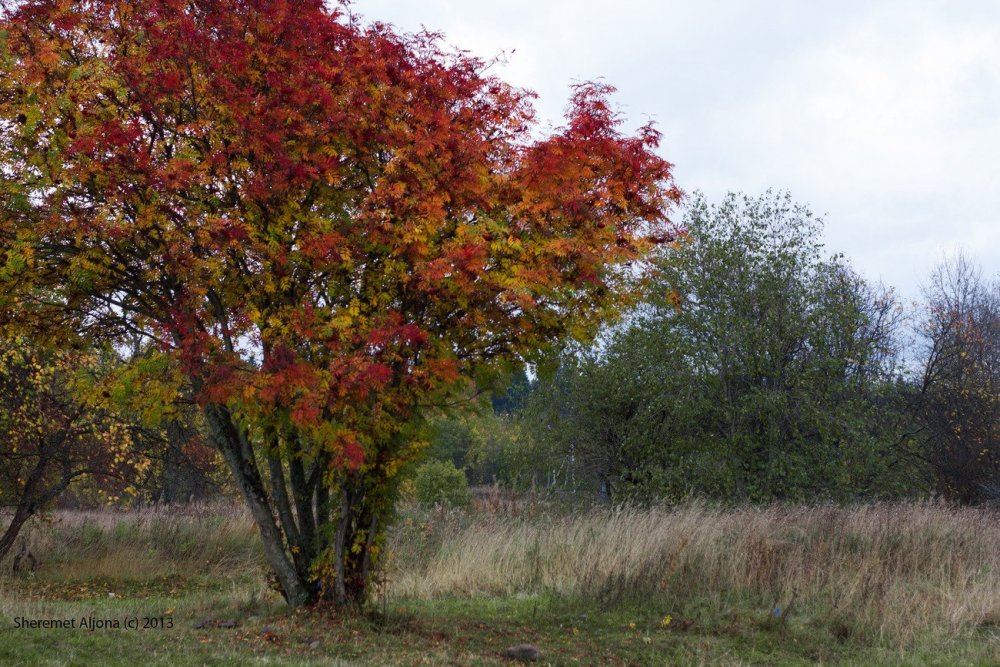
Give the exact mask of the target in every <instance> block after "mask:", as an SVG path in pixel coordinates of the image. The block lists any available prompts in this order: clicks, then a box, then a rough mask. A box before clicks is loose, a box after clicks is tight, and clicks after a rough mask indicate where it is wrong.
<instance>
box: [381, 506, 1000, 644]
mask: <svg viewBox="0 0 1000 667" xmlns="http://www.w3.org/2000/svg"><path fill="white" fill-rule="evenodd" d="M392 544H393V547H394V551H395V553H396V554H397V558H396V560H395V562H393V563H392V569H391V572H390V573H389V578H390V581H391V593H392V594H393V595H394V596H398V597H401V598H435V597H447V596H477V595H488V596H508V595H516V594H523V593H551V594H555V595H558V596H566V597H568V598H572V599H576V600H581V601H585V600H591V601H596V602H600V603H602V604H608V603H619V602H628V601H642V600H645V601H649V600H656V601H659V602H661V603H663V604H664V605H666V606H667V607H668V608H675V609H676V608H684V607H688V608H691V607H699V606H700V607H702V608H704V607H705V606H709V607H711V608H713V609H715V610H716V611H722V610H724V609H726V608H727V607H728V608H739V609H747V608H758V609H761V610H765V612H764V613H767V612H766V610H770V609H773V608H776V607H783V608H784V609H785V613H786V614H788V613H789V612H794V611H795V610H802V611H801V614H800V617H804V616H806V615H808V617H809V618H810V619H811V620H810V622H815V623H819V624H821V625H823V626H825V627H826V629H827V630H830V631H832V632H833V633H834V634H836V635H838V636H842V637H845V638H846V637H849V636H852V635H863V636H864V637H865V638H866V639H868V640H872V639H874V640H880V641H881V640H884V641H888V642H892V643H900V644H905V643H906V642H908V641H909V640H911V639H913V638H914V637H916V636H917V635H920V636H922V637H926V636H928V633H930V634H931V635H934V634H937V633H940V634H941V635H942V636H950V635H954V634H956V633H959V632H962V631H966V630H970V629H975V628H978V627H984V626H990V625H995V624H997V623H1000V512H997V511H996V510H993V509H988V508H959V507H954V506H949V505H945V504H940V503H930V502H928V503H908V504H906V503H900V504H891V503H881V504H873V505H862V506H857V507H836V506H818V507H785V506H771V507H746V508H737V509H723V508H716V507H711V506H709V505H706V504H701V503H692V504H688V505H686V506H682V507H677V508H673V509H665V508H651V509H637V508H620V509H595V510H592V511H589V512H586V513H583V514H577V515H554V514H545V513H542V514H539V515H536V516H534V517H526V516H523V515H522V516H520V517H515V518H512V517H511V516H509V515H498V514H492V515H491V514H486V513H480V514H478V515H476V516H474V517H467V518H465V519H461V518H459V517H458V515H456V514H455V513H450V514H444V513H442V514H441V520H439V521H435V520H434V517H432V516H430V515H422V517H421V519H420V520H419V521H418V522H416V523H412V522H411V524H410V525H409V526H408V525H407V523H406V520H405V519H404V521H403V523H401V524H400V528H399V529H397V531H396V533H395V535H394V540H393V543H392Z"/></svg>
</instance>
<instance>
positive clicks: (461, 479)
mask: <svg viewBox="0 0 1000 667" xmlns="http://www.w3.org/2000/svg"><path fill="white" fill-rule="evenodd" d="M413 490H414V495H415V496H416V499H417V501H418V502H419V503H420V504H421V505H438V504H441V505H451V506H453V507H465V506H468V505H471V504H472V492H471V491H469V483H468V481H467V480H466V479H465V474H464V473H463V472H462V471H461V470H459V469H458V468H456V467H455V464H453V463H452V462H451V461H436V460H430V461H425V462H424V463H422V464H421V465H420V466H419V467H418V468H417V469H416V472H415V473H414V477H413Z"/></svg>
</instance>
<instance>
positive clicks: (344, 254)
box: [0, 0, 680, 606]
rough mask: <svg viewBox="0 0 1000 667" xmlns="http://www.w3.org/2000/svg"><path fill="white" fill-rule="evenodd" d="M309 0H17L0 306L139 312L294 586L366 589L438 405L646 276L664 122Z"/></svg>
mask: <svg viewBox="0 0 1000 667" xmlns="http://www.w3.org/2000/svg"><path fill="white" fill-rule="evenodd" d="M488 66H489V63H486V62H483V61H481V60H478V59H475V58H473V57H470V56H468V55H465V54H464V53H455V52H451V51H449V50H447V49H445V48H444V47H442V45H441V42H440V38H439V37H438V36H437V35H434V34H429V33H421V34H400V33H398V32H396V31H394V30H393V29H392V28H391V27H390V26H387V25H384V24H378V23H375V24H371V25H368V24H363V23H362V22H360V20H359V19H357V18H355V17H352V16H349V15H348V14H347V13H346V12H344V11H343V8H342V7H334V8H330V7H327V6H326V5H325V4H324V3H323V2H321V1H319V0H302V1H298V2H292V1H281V0H261V1H256V2H250V1H248V0H185V1H183V2H182V1H180V0H88V1H82V0H78V1H73V0H29V1H27V2H22V3H17V4H15V5H14V6H12V7H11V8H9V10H8V11H7V12H6V14H5V16H4V18H3V20H2V23H0V315H2V319H3V324H4V325H5V326H7V327H8V328H16V329H18V330H20V331H26V332H30V333H31V335H33V336H35V337H38V338H40V339H50V340H51V339H58V338H59V337H60V336H62V335H64V333H66V332H76V333H79V334H83V335H88V336H91V337H96V338H100V339H103V340H108V341H115V340H116V339H117V338H120V337H125V336H128V335H140V336H143V337H145V338H147V339H149V340H150V341H152V342H153V343H154V344H155V345H156V346H157V347H158V349H160V350H162V351H163V352H164V354H167V355H169V356H170V357H172V358H173V359H174V360H176V362H177V367H178V368H179V369H180V372H181V373H182V374H183V376H184V380H185V382H187V383H189V384H190V386H191V387H192V388H193V390H194V391H195V392H196V395H197V397H198V401H199V404H200V406H201V409H202V411H203V413H204V418H205V422H206V424H207V429H208V432H209V435H210V438H211V441H212V442H213V444H214V446H215V447H217V448H218V450H219V451H220V452H221V453H222V455H223V457H224V458H225V460H226V462H227V464H228V467H229V468H230V470H231V471H232V473H233V476H234V479H235V482H236V484H237V486H238V487H239V489H240V491H241V492H242V495H243V497H244V499H245V500H246V503H247V505H248V506H249V508H250V511H251V512H252V514H253V516H254V519H255V520H256V523H257V525H258V527H259V529H260V533H261V536H262V538H263V539H262V541H263V545H264V551H265V554H266V557H267V560H268V562H269V564H270V566H271V567H272V568H273V570H274V572H275V575H276V577H277V579H278V581H279V583H280V586H281V588H282V590H283V593H284V595H285V597H286V599H287V600H288V602H289V603H290V604H291V605H294V606H299V605H304V604H308V603H310V602H313V601H316V600H319V599H330V600H332V601H334V602H335V603H336V604H338V605H340V606H344V605H351V604H359V603H362V602H363V601H364V600H365V598H366V592H367V584H368V582H369V580H370V578H371V573H372V568H373V565H374V562H375V560H376V558H377V556H378V553H379V550H380V548H381V536H382V534H383V530H384V528H385V525H386V521H387V520H388V518H389V516H390V512H391V508H392V504H393V500H394V494H395V491H396V486H397V483H396V481H397V476H398V472H399V470H400V468H401V467H402V466H403V465H404V464H406V463H407V462H409V461H411V460H413V459H414V458H416V457H417V456H419V454H420V450H421V447H422V444H421V439H420V429H419V426H420V417H421V414H422V412H423V409H424V408H425V407H426V406H428V405H433V404H434V403H435V402H438V401H440V400H442V399H443V397H445V396H447V395H449V394H450V393H451V392H453V391H455V389H456V387H457V386H458V385H460V384H461V382H462V380H463V378H469V377H473V376H476V375H481V374H488V373H489V372H490V371H491V369H492V368H494V367H496V366H497V365H498V364H500V363H502V362H503V361H504V360H510V359H523V358H525V357H526V356H528V355H531V354H532V353H533V352H534V351H535V350H537V349H539V348H541V347H543V346H545V345H547V344H549V343H551V342H552V341H555V340H558V339H561V338H563V337H566V336H574V337H577V338H586V337H588V336H590V335H592V334H593V332H594V330H595V327H596V326H597V325H598V324H599V323H600V322H602V321H603V320H605V319H607V318H608V317H610V316H612V315H613V314H614V312H615V310H616V309H617V307H618V306H619V305H620V304H621V303H626V302H627V301H628V298H629V294H630V293H634V291H635V290H634V287H635V286H634V282H635V279H636V276H637V275H638V274H639V272H637V271H635V270H634V269H632V268H629V266H628V265H631V264H633V263H635V262H636V261H638V260H641V259H642V258H643V257H644V256H645V255H647V253H648V252H649V250H650V249H651V248H652V247H653V246H655V245H656V244H657V243H658V242H661V241H663V240H664V239H665V238H667V237H668V236H669V234H670V228H669V225H668V221H667V219H666V211H667V209H668V207H669V206H670V205H671V204H672V203H674V202H676V201H677V200H678V199H679V197H680V193H679V191H678V190H677V189H676V188H675V187H674V185H673V183H672V179H671V173H670V164H669V163H667V162H666V161H664V160H663V159H662V158H660V157H659V156H658V155H657V154H656V153H655V152H654V148H655V147H656V146H657V143H658V140H659V135H658V133H657V132H656V131H655V130H654V129H653V128H652V127H650V126H646V127H643V128H641V129H640V130H639V131H638V133H637V134H636V135H634V136H632V135H625V134H622V132H621V131H620V129H619V126H620V122H621V119H620V118H619V116H618V114H617V113H616V112H615V111H614V110H613V109H612V108H611V107H610V105H609V102H608V94H609V93H610V92H611V88H610V87H609V86H607V85H604V84H581V85H578V86H577V87H576V88H575V89H574V92H573V95H572V98H571V101H570V105H569V108H568V112H567V121H566V123H565V126H563V127H561V128H559V129H557V130H555V131H554V132H553V133H552V134H551V136H548V137H544V138H539V137H537V136H536V133H535V125H534V123H533V111H532V107H531V104H530V101H531V94H530V93H528V92H525V91H522V90H518V89H515V88H513V87H511V86H509V85H507V84H505V83H504V82H502V81H501V80H499V79H497V78H496V77H495V76H493V75H490V74H489V73H488V71H487V70H488Z"/></svg>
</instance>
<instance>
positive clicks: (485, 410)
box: [429, 193, 1000, 503]
mask: <svg viewBox="0 0 1000 667" xmlns="http://www.w3.org/2000/svg"><path fill="white" fill-rule="evenodd" d="M683 227H684V229H686V235H684V236H683V237H682V238H681V239H680V240H679V241H678V242H676V243H674V244H671V246H670V247H668V248H665V249H664V250H663V251H662V252H660V253H659V254H658V255H657V257H656V258H655V261H654V263H653V266H652V267H649V268H651V269H652V270H651V271H650V272H649V275H650V276H651V278H650V280H649V282H648V291H647V297H646V299H645V301H644V303H642V304H641V305H640V306H639V307H638V308H636V309H634V310H632V311H631V312H629V313H628V314H627V315H626V316H625V317H624V319H623V320H622V321H621V322H619V323H618V324H617V325H616V326H615V327H613V328H611V329H610V330H608V331H606V332H605V334H604V335H603V336H602V337H601V338H600V339H599V341H598V343H597V344H595V345H592V346H588V347H580V346H576V347H571V348H568V349H564V350H562V351H561V352H559V353H553V354H552V355H550V358H548V359H547V360H546V361H545V362H543V363H540V364H538V365H536V366H535V367H534V368H532V369H531V371H530V373H526V372H525V371H524V370H523V369H516V370H515V371H514V372H513V373H512V377H511V380H510V383H509V387H507V388H506V389H504V390H501V391H499V392H495V395H494V398H493V400H492V403H491V404H490V405H485V404H484V405H483V407H482V409H480V410H479V411H478V412H476V413H474V414H472V415H471V416H470V415H468V414H465V415H454V416H444V417H441V418H439V419H437V421H436V422H435V429H434V435H433V436H432V438H431V445H430V450H429V451H430V455H431V457H432V458H434V459H439V460H446V461H451V462H452V463H453V464H454V465H455V466H456V467H457V468H459V469H462V470H464V471H465V472H466V475H467V477H468V481H469V482H470V483H472V484H487V483H494V482H495V483H499V484H502V485H506V486H512V487H525V486H535V487H545V488H549V489H554V490H561V491H566V492H573V493H582V494H589V495H593V496H601V497H603V498H605V499H607V500H610V501H621V500H643V501H645V500H664V499H666V500H678V499H683V498H687V497H692V496H696V497H707V498H712V499H718V500H725V501H735V502H743V501H770V500H817V499H830V500H854V499H874V498H893V497H905V496H927V495H928V494H932V493H935V494H938V495H942V496H944V497H946V498H949V499H953V500H956V501H960V502H963V503H976V502H984V501H994V500H997V499H1000V474H998V462H1000V439H998V427H1000V287H998V285H997V283H996V282H995V281H992V280H990V281H988V280H986V279H984V278H983V277H982V276H981V273H980V271H979V270H978V269H977V268H976V267H975V266H974V265H973V264H972V263H971V262H970V261H969V260H968V259H966V258H964V257H962V256H956V257H953V258H951V259H949V260H947V261H945V262H944V263H942V265H941V266H939V267H938V268H937V269H935V271H934V272H933V273H932V275H930V276H928V278H927V282H926V286H925V288H924V298H923V302H922V303H921V304H919V305H918V307H917V308H916V309H914V308H904V306H903V304H902V303H901V302H900V300H899V299H898V297H897V296H896V294H895V293H894V292H893V290H892V289H891V288H888V287H885V286H883V285H878V284H873V283H871V282H869V281H867V280H866V279H865V278H863V277H862V276H860V275H859V274H858V273H857V272H855V271H854V270H853V269H852V268H851V266H850V264H849V262H848V261H847V259H846V258H844V257H843V256H842V255H828V254H826V253H824V251H823V248H822V245H821V241H820V237H821V232H822V222H821V220H819V219H818V218H817V217H815V216H814V215H812V214H811V213H810V211H809V210H808V208H806V207H805V206H802V205H798V204H796V203H794V202H793V201H792V200H791V198H790V197H789V196H788V195H787V194H775V193H767V194H765V195H763V196H760V197H756V198H755V197H748V196H745V195H740V194H731V195H729V196H727V197H726V198H725V199H723V200H722V201H721V202H720V203H717V204H712V203H710V202H708V201H706V200H705V198H704V197H703V196H701V195H698V194H696V195H694V196H693V197H692V198H691V200H690V201H689V204H688V206H687V208H686V212H685V215H684V219H683ZM904 357H905V360H906V363H904Z"/></svg>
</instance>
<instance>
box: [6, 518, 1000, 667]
mask: <svg viewBox="0 0 1000 667" xmlns="http://www.w3.org/2000/svg"><path fill="white" fill-rule="evenodd" d="M741 512H742V513H741ZM995 518H996V517H995V515H992V514H989V513H987V512H978V511H970V510H956V509H954V508H946V507H939V506H928V505H911V506H884V507H868V508H856V509H853V510H846V509H844V510H840V509H838V510H831V509H830V508H818V509H812V510H810V509H804V508H798V509H795V510H789V509H781V508H769V509H760V510H730V511H725V510H714V509H709V508H706V507H701V506H689V507H685V508H680V509H677V510H673V511H669V512H667V511H652V512H638V511H636V512H632V513H614V514H609V513H602V512H595V513H589V514H581V515H577V516H564V515H558V514H553V513H546V512H539V513H538V514H536V515H534V516H524V515H520V516H511V515H509V514H502V513H501V514H486V515H484V514H482V513H478V514H477V513H449V512H423V511H420V510H416V509H414V508H409V509H407V510H406V511H405V512H404V515H403V516H402V518H401V522H400V523H399V526H398V528H397V529H396V530H395V531H394V533H393V536H392V539H391V540H390V543H391V545H392V547H393V549H392V553H393V554H394V556H393V558H392V559H391V560H390V563H389V566H388V568H387V570H386V575H387V577H388V581H387V584H386V586H385V588H384V589H383V590H382V591H381V592H380V594H379V596H378V599H377V600H376V604H375V605H374V608H373V609H372V610H371V611H370V612H369V613H368V614H366V615H364V616H341V615H337V614H335V613H333V612H332V611H331V610H329V609H319V610H313V611H309V612H291V611H289V610H288V609H287V608H285V607H284V606H283V604H282V602H281V599H280V597H279V596H278V595H277V594H276V593H275V592H274V591H272V590H271V589H270V588H269V587H268V584H267V579H266V576H265V574H266V572H265V568H264V567H263V563H262V562H261V558H260V555H259V549H258V542H257V538H256V535H255V533H254V531H253V528H252V525H251V524H250V521H249V520H248V518H247V517H246V515H245V513H244V512H242V511H241V510H238V509H234V508H229V507H226V506H218V507H212V508H206V509H204V510H202V511H200V512H196V513H188V514H186V515H184V516H177V515H171V514H167V513H163V512H145V513H131V514H125V513H119V512H112V511H106V512H96V513H71V512H67V513H60V514H59V515H57V521H56V522H54V523H52V524H49V525H44V526H41V527H38V528H36V529H35V530H34V533H33V534H32V535H31V544H32V549H33V550H34V551H35V552H36V555H38V556H39V557H40V559H41V563H42V565H41V568H40V569H39V571H38V572H37V573H35V574H32V575H13V574H12V573H10V572H9V571H7V570H5V571H3V572H2V573H0V665H3V666H6V665H32V666H33V665H53V666H56V665H59V666H62V665H143V666H144V667H145V666H154V665H503V664H510V663H509V661H508V660H506V659H505V658H504V657H503V650H504V649H505V648H506V647H508V646H510V645H512V644H517V643H523V642H528V643H531V644H534V645H535V646H537V647H538V648H539V649H540V650H541V653H542V660H541V664H553V665H663V664H671V665H674V664H679V665H702V664H703V665H752V664H760V665H773V664H779V665H813V664H826V665H882V664H886V665H994V664H998V663H1000V627H998V626H1000V622H998V619H1000V614H998V613H997V609H998V607H997V605H1000V599H998V598H997V597H996V596H995V595H994V593H995V592H996V576H997V574H996V571H995V568H994V565H995V561H996V559H997V558H1000V554H998V553H996V552H995V551H990V550H991V549H992V548H993V546H994V540H1000V524H998V523H992V522H991V520H993V519H995ZM889 519H891V520H889ZM490 536H493V537H490ZM778 537H781V540H779V541H781V543H782V544H783V545H784V547H783V549H782V550H781V552H782V553H784V554H785V556H783V557H778V556H777V555H776V551H775V549H773V548H772V547H773V545H771V546H768V545H769V544H770V543H769V542H768V539H771V538H774V539H775V540H777V539H778ZM918 538H919V539H918ZM915 549H917V550H919V551H920V553H914V550H915ZM786 552H787V553H786ZM892 554H895V555H896V556H897V557H898V558H897V560H891V559H890V560H889V563H890V564H889V565H884V566H883V567H882V568H881V569H878V568H877V567H876V563H883V564H885V562H886V560H887V558H888V557H889V556H890V555H892ZM640 556H642V557H640ZM765 556H766V557H767V558H765ZM783 558H787V559H788V560H783ZM810 558H811V559H812V560H809V559H810ZM589 559H598V560H600V561H601V562H594V563H592V564H591V565H590V566H587V563H588V562H589ZM807 560H808V562H809V563H810V564H809V565H808V567H807V566H806V565H804V564H802V562H801V561H807ZM796 563H798V564H797V565H796ZM776 572H778V573H780V572H784V573H785V577H784V579H782V578H781V577H780V576H777V575H776V574H775V573H776ZM852 572H854V573H855V574H854V575H853V576H852V575H851V573H852ZM862 584H866V585H867V588H866V589H865V588H863V587H862ZM894 604H899V605H904V604H905V605H908V607H907V608H902V607H901V608H899V609H898V612H894V610H893V607H892V605H894ZM775 606H780V607H781V613H779V614H777V615H776V614H775V612H774V608H775ZM914 610H916V613H915V611H914ZM879 614H881V616H882V617H879ZM894 614H895V615H894ZM917 614H919V616H918V615H917ZM21 616H23V617H27V618H32V619H43V618H77V619H79V618H81V617H90V616H95V617H99V618H117V619H125V618H138V619H141V618H143V617H153V618H160V617H169V618H171V619H172V622H173V627H172V628H169V629H163V628H161V629H104V630H94V631H90V630H80V629H75V630H70V629H24V628H21V629H16V628H15V627H14V619H15V618H16V617H21ZM204 619H213V620H214V621H228V620H233V621H236V622H237V627H234V628H224V627H205V628H202V629H198V628H196V627H195V625H196V624H197V623H198V622H199V621H202V620H204Z"/></svg>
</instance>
